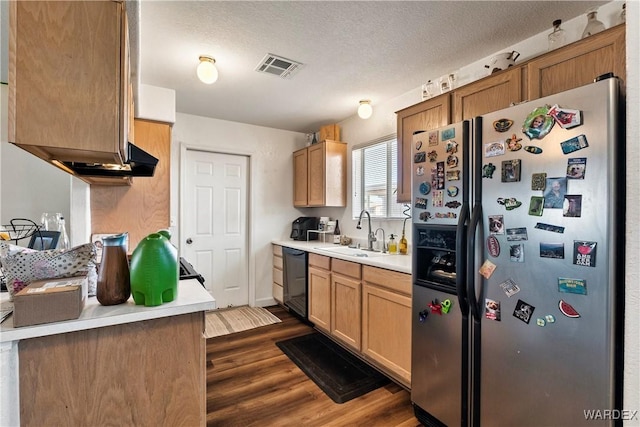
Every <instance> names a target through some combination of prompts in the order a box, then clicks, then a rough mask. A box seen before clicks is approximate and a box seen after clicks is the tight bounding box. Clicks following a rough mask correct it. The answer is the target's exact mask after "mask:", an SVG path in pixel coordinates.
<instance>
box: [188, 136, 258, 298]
mask: <svg viewBox="0 0 640 427" xmlns="http://www.w3.org/2000/svg"><path fill="white" fill-rule="evenodd" d="M187 150H193V151H205V152H207V153H213V154H229V155H234V156H245V157H247V158H248V162H249V165H248V167H247V170H248V174H249V176H248V178H249V179H248V180H247V186H248V188H247V245H248V248H247V257H248V267H249V271H248V277H249V305H250V306H251V307H255V304H256V268H255V265H256V261H255V254H254V251H253V248H254V247H255V244H254V232H253V224H255V221H254V209H253V206H254V200H253V188H254V187H255V185H254V182H253V180H254V177H255V176H256V174H255V170H254V168H255V161H254V160H255V159H254V156H255V153H254V152H253V151H243V150H231V149H228V148H221V147H216V146H203V145H197V144H189V143H185V142H181V143H180V177H179V180H180V185H179V191H180V194H179V196H178V203H179V207H178V215H179V217H180V218H179V221H178V224H179V230H178V236H179V239H180V243H179V245H178V250H179V251H180V253H183V252H184V251H185V247H184V246H185V243H184V239H183V237H182V235H183V233H182V231H183V230H184V228H185V215H184V198H185V193H186V188H185V186H186V176H185V175H186V167H187ZM187 261H189V260H187Z"/></svg>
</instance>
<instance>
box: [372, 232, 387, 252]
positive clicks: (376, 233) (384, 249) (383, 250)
mask: <svg viewBox="0 0 640 427" xmlns="http://www.w3.org/2000/svg"><path fill="white" fill-rule="evenodd" d="M378 230H380V231H382V249H380V251H381V252H382V253H383V254H386V253H387V243H386V242H387V239H386V238H385V237H384V228H382V227H378V228H376V232H375V233H373V234H374V235H375V236H376V238H377V237H378Z"/></svg>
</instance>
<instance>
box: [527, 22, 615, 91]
mask: <svg viewBox="0 0 640 427" xmlns="http://www.w3.org/2000/svg"><path fill="white" fill-rule="evenodd" d="M625 58H626V51H625V26H624V25H618V26H616V27H613V28H610V29H608V30H605V31H603V32H601V33H598V34H596V35H593V36H591V37H588V38H586V39H583V40H579V41H577V42H575V43H572V44H570V45H568V46H565V47H563V48H562V49H558V50H555V51H553V52H549V53H548V54H546V55H543V56H541V57H539V58H536V59H533V60H531V61H529V62H528V63H527V74H528V92H529V98H530V99H536V98H541V97H543V96H547V95H552V94H554V93H558V92H562V91H565V90H569V89H573V88H576V87H579V86H584V85H586V84H589V83H592V82H593V80H594V79H595V78H596V77H598V76H600V75H602V74H605V73H608V72H612V73H614V74H615V75H616V76H618V77H620V78H621V80H622V84H623V86H624V79H625V76H626V59H625Z"/></svg>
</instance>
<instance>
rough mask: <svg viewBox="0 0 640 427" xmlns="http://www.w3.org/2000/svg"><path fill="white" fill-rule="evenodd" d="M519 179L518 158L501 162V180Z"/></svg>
mask: <svg viewBox="0 0 640 427" xmlns="http://www.w3.org/2000/svg"><path fill="white" fill-rule="evenodd" d="M519 181H520V159H514V160H505V161H503V162H502V182H519Z"/></svg>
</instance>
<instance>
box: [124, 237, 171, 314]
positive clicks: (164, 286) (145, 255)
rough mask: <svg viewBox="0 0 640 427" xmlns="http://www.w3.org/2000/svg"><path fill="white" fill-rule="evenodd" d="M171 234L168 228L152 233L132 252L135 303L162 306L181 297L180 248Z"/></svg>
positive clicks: (132, 285)
mask: <svg viewBox="0 0 640 427" xmlns="http://www.w3.org/2000/svg"><path fill="white" fill-rule="evenodd" d="M170 237H171V234H170V233H169V231H168V230H160V231H159V232H157V233H152V234H149V235H148V236H147V237H145V238H144V239H142V241H140V243H139V244H138V246H137V247H136V249H135V250H134V251H133V253H132V254H131V294H132V295H133V300H134V301H135V303H136V305H145V306H147V307H151V306H156V305H161V304H164V303H167V302H171V301H173V300H174V299H175V298H176V297H177V296H178V274H179V267H178V250H177V249H176V248H175V246H173V245H172V244H171V242H170V241H169V238H170Z"/></svg>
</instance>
